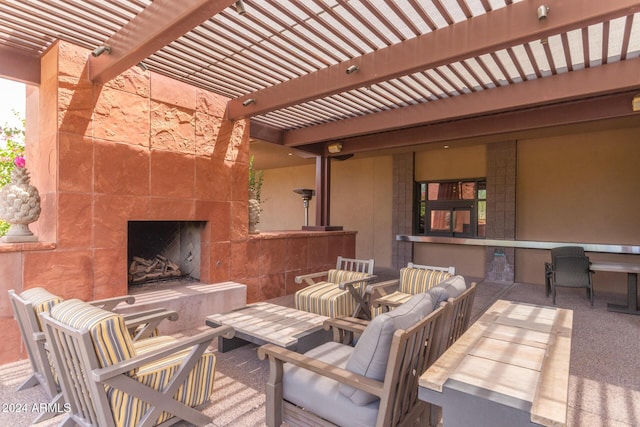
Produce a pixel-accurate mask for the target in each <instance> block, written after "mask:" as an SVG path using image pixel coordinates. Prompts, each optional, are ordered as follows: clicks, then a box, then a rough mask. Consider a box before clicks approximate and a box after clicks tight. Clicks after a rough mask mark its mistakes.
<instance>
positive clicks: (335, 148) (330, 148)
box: [327, 142, 342, 154]
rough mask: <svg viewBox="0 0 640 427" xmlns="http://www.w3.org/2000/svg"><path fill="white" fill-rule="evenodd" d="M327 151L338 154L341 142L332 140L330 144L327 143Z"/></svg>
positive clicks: (340, 149)
mask: <svg viewBox="0 0 640 427" xmlns="http://www.w3.org/2000/svg"><path fill="white" fill-rule="evenodd" d="M327 151H328V152H330V153H331V154H338V153H339V152H341V151H342V144H341V143H339V142H334V143H332V144H329V145H328V146H327Z"/></svg>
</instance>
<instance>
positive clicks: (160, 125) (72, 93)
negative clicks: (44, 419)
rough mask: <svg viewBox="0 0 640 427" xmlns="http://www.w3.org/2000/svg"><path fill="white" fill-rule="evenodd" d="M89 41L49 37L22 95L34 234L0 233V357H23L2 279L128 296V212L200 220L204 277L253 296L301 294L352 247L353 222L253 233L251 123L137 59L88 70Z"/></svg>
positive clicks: (65, 292) (71, 293) (7, 284)
mask: <svg viewBox="0 0 640 427" xmlns="http://www.w3.org/2000/svg"><path fill="white" fill-rule="evenodd" d="M88 56H89V51H88V50H86V49H83V48H79V47H77V46H74V45H71V44H69V43H66V42H56V43H55V44H54V45H53V46H52V47H51V48H50V49H49V50H48V51H47V52H46V53H45V55H44V56H43V58H42V60H41V84H40V87H39V88H31V89H29V90H28V93H27V153H26V156H27V167H28V169H29V171H30V173H31V177H32V179H31V182H32V184H34V185H35V186H36V187H37V188H38V189H39V191H40V195H41V198H42V214H41V216H40V219H39V220H38V221H37V222H36V223H34V224H31V229H32V230H33V231H34V233H35V234H37V235H38V237H39V242H36V243H25V244H0V287H1V288H2V289H1V290H0V292H1V293H0V328H1V331H2V332H0V339H1V340H2V343H3V345H2V346H1V347H0V363H7V362H10V361H14V360H17V359H20V358H25V357H26V353H25V351H24V348H23V346H22V344H21V341H20V337H19V333H18V328H17V325H16V323H15V321H14V320H13V312H12V310H11V307H10V304H9V301H8V297H7V290H9V289H15V290H16V291H17V292H20V291H22V290H24V289H27V288H30V287H34V286H44V287H46V288H47V289H49V290H50V291H52V292H54V293H56V294H59V295H61V296H63V297H65V298H72V297H74V298H80V299H83V300H92V299H98V298H106V297H111V296H116V295H124V294H126V293H127V222H128V221H130V220H138V221H141V220H149V221H154V220H163V221H206V224H207V225H206V227H205V228H204V230H203V233H202V236H201V240H202V242H201V269H200V281H201V282H202V283H220V282H225V281H236V282H240V283H243V284H246V285H247V302H254V301H260V300H264V299H268V298H273V297H278V296H283V295H286V294H291V293H293V292H295V290H296V289H297V286H299V285H296V284H295V282H294V278H295V276H296V275H299V274H304V273H307V272H312V271H320V270H323V269H326V268H329V267H330V266H332V265H335V259H336V257H337V256H338V255H345V256H349V257H353V256H354V255H355V232H341V231H338V232H302V231H292V232H277V233H261V234H259V235H249V234H248V224H247V222H248V215H247V184H248V183H247V179H248V172H247V171H248V157H249V142H248V140H249V135H248V126H246V123H245V122H235V123H234V122H231V121H228V120H225V119H224V117H223V113H224V110H225V105H226V102H227V99H226V98H224V97H222V96H219V95H216V94H213V93H211V92H207V91H205V90H201V89H199V88H195V87H193V86H189V85H187V84H184V83H181V82H179V81H177V80H172V79H170V78H167V77H164V76H161V75H158V74H154V73H149V72H143V71H142V70H139V69H138V68H137V67H133V68H132V69H130V70H128V71H127V72H125V73H123V74H122V75H120V76H119V77H117V78H115V79H113V80H111V81H110V82H108V83H107V84H105V85H103V86H102V85H93V84H92V83H91V82H90V81H89V80H87V74H88V73H87V69H86V67H87V58H88Z"/></svg>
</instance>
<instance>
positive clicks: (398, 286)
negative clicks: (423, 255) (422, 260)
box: [367, 262, 456, 317]
mask: <svg viewBox="0 0 640 427" xmlns="http://www.w3.org/2000/svg"><path fill="white" fill-rule="evenodd" d="M455 272H456V269H455V267H453V266H451V267H434V266H430V265H419V264H414V263H411V262H410V263H409V264H408V265H407V266H406V267H403V268H401V269H400V277H399V278H398V279H393V280H388V281H385V282H379V283H374V284H373V285H371V286H369V288H368V289H367V292H368V293H369V295H368V296H367V298H368V300H369V301H370V302H371V311H372V312H371V314H372V316H374V317H375V316H377V315H379V314H380V313H383V312H386V311H389V310H391V309H392V308H394V307H397V306H399V305H400V304H402V303H404V302H406V301H408V300H409V299H410V298H411V297H412V296H413V295H416V294H419V293H425V292H428V291H429V289H431V288H432V287H433V286H435V285H437V284H438V283H440V282H442V281H443V280H445V279H448V278H449V277H451V276H453V275H454V274H455Z"/></svg>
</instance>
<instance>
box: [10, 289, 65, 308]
mask: <svg viewBox="0 0 640 427" xmlns="http://www.w3.org/2000/svg"><path fill="white" fill-rule="evenodd" d="M20 298H22V299H23V300H26V301H29V302H30V303H31V304H33V309H34V310H35V311H36V314H40V313H44V312H46V313H48V312H50V311H51V307H53V306H54V305H56V304H58V303H60V302H62V301H63V299H62V298H60V297H59V296H57V295H54V294H52V293H51V292H49V291H48V290H46V289H44V288H31V289H27V290H26V291H24V292H22V293H21V294H20Z"/></svg>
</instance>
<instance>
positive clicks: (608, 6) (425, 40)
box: [227, 0, 640, 120]
mask: <svg viewBox="0 0 640 427" xmlns="http://www.w3.org/2000/svg"><path fill="white" fill-rule="evenodd" d="M545 3H546V4H547V5H548V6H549V7H550V10H549V15H548V18H547V19H546V20H544V21H538V19H537V12H536V9H537V8H538V6H539V5H540V4H539V3H536V2H531V1H526V2H520V3H516V4H512V5H509V6H507V7H504V8H501V9H497V10H494V11H491V12H489V13H486V14H484V15H480V16H476V17H474V18H473V19H469V20H465V21H462V22H459V23H457V24H454V25H451V26H448V27H445V28H442V29H439V30H436V31H433V32H430V33H427V34H424V35H422V36H418V37H415V38H413V39H409V40H406V41H404V42H402V43H399V44H396V45H393V46H390V47H387V48H383V49H379V50H377V51H374V52H371V53H368V54H365V55H362V56H360V57H357V58H354V59H353V60H351V61H346V62H344V63H340V64H336V65H333V66H330V67H327V68H324V69H321V70H319V71H316V72H313V73H310V74H307V75H304V76H301V77H298V78H295V79H292V80H289V81H286V82H283V83H280V84H277V85H274V86H271V87H268V88H265V89H262V90H259V91H255V92H253V93H250V94H247V95H245V96H242V97H239V98H237V99H234V100H232V101H230V102H229V105H228V107H227V111H228V117H229V118H230V119H231V120H237V119H241V118H246V117H251V116H254V115H259V114H264V113H267V112H269V111H274V110H278V109H281V108H285V107H288V106H291V105H297V104H300V103H303V102H306V101H310V100H314V99H318V98H323V97H326V96H329V95H332V94H336V93H342V92H346V91H349V90H351V89H355V88H359V87H366V86H369V85H371V84H374V83H378V82H381V81H385V80H389V79H393V78H396V77H400V76H404V75H408V74H411V73H414V72H418V71H423V70H426V69H431V68H434V67H438V66H441V65H444V64H449V63H452V62H456V61H460V60H463V59H467V58H471V57H475V56H479V55H482V54H485V53H488V52H495V51H498V50H500V49H504V48H507V47H511V46H514V45H519V44H522V43H524V42H528V41H533V40H538V39H544V38H547V37H549V36H552V35H555V34H560V33H563V32H566V31H569V30H572V29H578V28H583V27H587V26H588V25H591V24H595V23H598V22H602V21H606V20H609V19H613V18H617V17H620V16H627V15H630V14H633V13H635V12H637V11H639V10H640V3H639V2H638V1H637V0H617V1H615V2H604V1H585V0H548V1H545ZM505 36H506V37H505ZM351 65H356V66H358V67H359V71H358V72H355V73H351V74H346V73H345V71H346V69H347V67H349V66H351ZM247 99H254V100H255V102H252V103H249V104H248V105H246V106H245V105H243V102H244V101H246V100H247Z"/></svg>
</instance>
